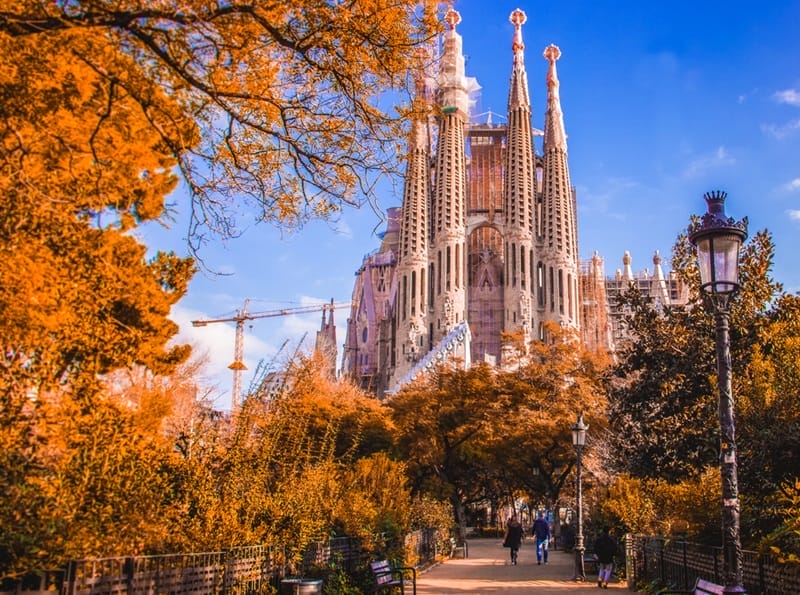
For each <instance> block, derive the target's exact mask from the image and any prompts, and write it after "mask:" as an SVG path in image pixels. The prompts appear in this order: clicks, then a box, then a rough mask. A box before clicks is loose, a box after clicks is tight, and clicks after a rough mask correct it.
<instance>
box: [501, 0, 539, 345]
mask: <svg viewBox="0 0 800 595" xmlns="http://www.w3.org/2000/svg"><path fill="white" fill-rule="evenodd" d="M509 20H510V21H511V23H512V24H513V25H514V41H513V43H512V49H513V55H514V61H513V66H512V69H511V83H510V89H509V93H508V128H507V133H506V134H507V137H508V141H507V143H508V145H507V150H506V159H505V180H504V182H505V183H504V185H503V194H504V201H503V213H504V219H505V226H504V231H505V246H504V248H505V328H506V330H508V331H516V330H522V333H523V337H524V339H525V342H526V343H527V342H528V340H529V339H530V338H531V330H532V324H533V311H532V309H531V289H532V281H533V261H534V237H533V230H534V212H533V204H534V194H535V192H536V189H535V182H536V165H535V151H534V147H533V127H532V125H531V101H530V95H529V92H528V77H527V74H526V73H525V62H524V53H525V44H524V43H523V42H522V25H523V24H524V23H525V21H526V20H527V19H526V16H525V13H524V12H522V11H521V10H520V9H517V10H515V11H514V12H512V13H511V17H510V18H509Z"/></svg>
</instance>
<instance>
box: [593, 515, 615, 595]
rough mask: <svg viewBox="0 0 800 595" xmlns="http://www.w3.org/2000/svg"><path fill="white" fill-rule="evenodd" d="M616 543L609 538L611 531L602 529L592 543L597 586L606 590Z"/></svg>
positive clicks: (612, 566)
mask: <svg viewBox="0 0 800 595" xmlns="http://www.w3.org/2000/svg"><path fill="white" fill-rule="evenodd" d="M616 553H617V542H616V541H615V540H614V538H613V537H612V536H611V529H610V528H608V527H603V533H602V534H601V535H600V537H598V538H597V539H596V540H595V542H594V555H595V557H596V558H597V575H598V576H597V586H598V587H602V588H604V589H608V579H610V578H611V572H612V571H613V570H614V555H615V554H616Z"/></svg>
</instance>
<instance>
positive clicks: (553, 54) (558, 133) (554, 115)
mask: <svg viewBox="0 0 800 595" xmlns="http://www.w3.org/2000/svg"><path fill="white" fill-rule="evenodd" d="M543 56H544V57H545V59H546V60H547V61H548V62H549V63H550V68H549V69H548V71H547V117H546V121H545V145H546V146H548V147H549V148H558V149H561V150H563V151H566V150H567V134H566V132H565V130H564V117H563V114H562V112H561V97H560V96H559V92H558V88H559V82H558V72H557V71H556V61H557V60H558V59H559V58H560V57H561V50H560V49H559V48H558V46H557V45H553V44H550V45H549V46H547V47H546V48H545V50H544V53H543Z"/></svg>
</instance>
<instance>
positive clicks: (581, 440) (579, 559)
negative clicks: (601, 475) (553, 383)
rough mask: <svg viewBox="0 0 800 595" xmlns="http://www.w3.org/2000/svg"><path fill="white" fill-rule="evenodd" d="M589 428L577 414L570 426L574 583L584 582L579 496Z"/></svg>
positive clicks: (581, 506)
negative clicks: (574, 521)
mask: <svg viewBox="0 0 800 595" xmlns="http://www.w3.org/2000/svg"><path fill="white" fill-rule="evenodd" d="M588 429H589V426H587V425H586V424H584V423H583V413H579V414H578V421H577V422H576V423H575V425H574V426H572V444H573V446H574V447H575V452H576V454H577V455H578V461H577V466H576V469H577V477H576V480H575V487H576V492H577V495H576V500H577V502H576V508H577V509H578V510H577V513H578V514H577V521H578V526H577V531H576V532H575V577H574V580H576V581H585V580H586V569H585V568H584V565H583V554H584V552H585V551H586V550H585V548H584V547H583V495H582V494H581V463H582V461H581V454H582V451H583V446H584V445H585V444H586V430H588Z"/></svg>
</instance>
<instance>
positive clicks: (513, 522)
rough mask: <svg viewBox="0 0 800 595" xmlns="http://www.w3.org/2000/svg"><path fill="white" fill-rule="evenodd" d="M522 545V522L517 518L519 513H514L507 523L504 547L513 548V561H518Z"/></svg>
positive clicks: (514, 562)
mask: <svg viewBox="0 0 800 595" xmlns="http://www.w3.org/2000/svg"><path fill="white" fill-rule="evenodd" d="M521 545H522V524H520V522H519V520H517V515H512V516H511V517H510V518H509V519H508V523H506V534H505V535H504V536H503V547H507V548H509V549H510V550H511V563H512V564H515V565H516V563H517V556H518V554H519V548H520V546H521Z"/></svg>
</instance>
